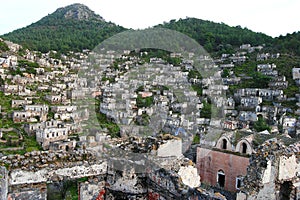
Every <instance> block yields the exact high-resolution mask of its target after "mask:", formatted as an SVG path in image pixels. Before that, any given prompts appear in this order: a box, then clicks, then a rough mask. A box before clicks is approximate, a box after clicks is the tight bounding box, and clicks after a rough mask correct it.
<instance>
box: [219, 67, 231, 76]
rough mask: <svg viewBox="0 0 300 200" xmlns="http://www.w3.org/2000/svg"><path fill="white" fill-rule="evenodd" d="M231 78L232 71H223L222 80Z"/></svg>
mask: <svg viewBox="0 0 300 200" xmlns="http://www.w3.org/2000/svg"><path fill="white" fill-rule="evenodd" d="M229 76H230V70H228V69H223V72H222V74H221V77H222V78H228V77H229Z"/></svg>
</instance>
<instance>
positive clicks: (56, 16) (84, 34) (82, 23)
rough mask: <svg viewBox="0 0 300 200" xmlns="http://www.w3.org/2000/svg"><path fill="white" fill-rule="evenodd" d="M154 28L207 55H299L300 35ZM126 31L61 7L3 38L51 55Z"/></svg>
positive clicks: (175, 24) (194, 26) (75, 7)
mask: <svg viewBox="0 0 300 200" xmlns="http://www.w3.org/2000/svg"><path fill="white" fill-rule="evenodd" d="M155 27H163V28H169V29H172V30H176V31H179V32H181V33H184V34H186V35H188V36H190V37H191V38H193V39H195V40H196V41H197V42H199V43H200V44H201V45H202V46H204V48H205V49H206V50H207V51H208V52H218V53H233V52H235V51H234V48H236V47H239V46H240V45H241V44H251V45H252V46H255V45H263V44H265V45H266V48H267V49H268V51H270V52H282V53H288V54H293V55H297V56H300V33H299V32H298V33H293V34H288V35H287V36H280V37H278V38H272V37H270V36H268V35H266V34H263V33H256V32H253V31H251V30H249V29H247V28H242V27H240V26H236V27H231V26H228V25H226V24H224V23H214V22H211V21H205V20H201V19H196V18H186V19H179V20H171V21H170V22H167V23H163V24H159V25H156V26H155ZM124 30H126V28H124V27H121V26H118V25H116V24H114V23H111V22H106V21H105V20H104V19H103V18H102V17H101V16H99V15H97V14H95V13H94V12H93V11H91V10H90V9H89V8H88V7H86V6H85V5H82V4H72V5H70V6H67V7H64V8H59V9H57V10H56V11H55V12H54V13H52V14H50V15H48V16H46V17H44V18H42V19H41V20H40V21H38V22H36V23H33V24H31V25H29V26H27V27H25V28H21V29H18V30H15V31H13V32H11V33H8V34H5V35H3V36H0V37H2V38H3V39H5V40H10V41H12V42H15V43H18V44H21V45H23V47H25V48H29V49H31V50H39V51H41V52H48V51H49V50H57V51H59V52H66V51H81V50H82V49H93V48H94V47H95V46H96V45H98V44H99V43H100V42H101V41H103V40H105V39H106V38H109V37H111V36H113V35H114V34H116V33H119V32H122V31H124Z"/></svg>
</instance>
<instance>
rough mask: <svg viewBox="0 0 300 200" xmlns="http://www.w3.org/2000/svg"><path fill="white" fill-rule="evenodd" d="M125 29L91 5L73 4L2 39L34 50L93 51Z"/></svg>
mask: <svg viewBox="0 0 300 200" xmlns="http://www.w3.org/2000/svg"><path fill="white" fill-rule="evenodd" d="M124 30H125V28H123V27H121V26H117V25H115V24H114V23H111V22H106V21H104V19H103V18H102V17H101V16H99V15H97V14H95V13H94V12H93V11H91V10H90V9H89V8H88V7H87V6H85V5H82V4H72V5H70V6H67V7H64V8H59V9H57V10H56V11H55V12H54V13H52V14H50V15H48V16H46V17H44V18H42V19H41V20H39V21H38V22H36V23H33V24H31V25H29V26H27V27H25V28H21V29H18V30H15V31H13V32H11V33H8V34H5V35H3V36H1V37H2V38H3V39H5V40H10V41H12V42H15V43H18V44H21V45H23V46H24V47H25V48H29V49H32V50H39V51H41V52H48V51H49V50H57V51H60V52H65V51H70V50H72V51H81V50H82V49H93V48H94V47H95V46H96V45H98V44H99V43H100V42H101V41H103V40H104V39H106V38H109V37H111V36H113V35H114V34H116V33H119V32H121V31H124Z"/></svg>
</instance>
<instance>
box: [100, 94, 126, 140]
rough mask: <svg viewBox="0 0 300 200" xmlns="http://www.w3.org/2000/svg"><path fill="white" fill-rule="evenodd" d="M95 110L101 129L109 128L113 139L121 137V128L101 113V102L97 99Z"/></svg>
mask: <svg viewBox="0 0 300 200" xmlns="http://www.w3.org/2000/svg"><path fill="white" fill-rule="evenodd" d="M95 109H96V110H95V112H96V117H97V120H98V122H99V125H100V126H101V128H107V130H108V131H109V133H110V136H111V137H112V138H116V137H120V127H119V126H118V125H117V124H116V123H114V122H113V121H111V120H110V119H108V118H107V117H106V115H105V114H103V113H101V112H99V110H100V101H99V100H98V99H96V101H95Z"/></svg>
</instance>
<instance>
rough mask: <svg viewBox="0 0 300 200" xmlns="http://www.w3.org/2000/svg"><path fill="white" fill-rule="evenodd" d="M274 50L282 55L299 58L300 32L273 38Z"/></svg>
mask: <svg viewBox="0 0 300 200" xmlns="http://www.w3.org/2000/svg"><path fill="white" fill-rule="evenodd" d="M274 48H275V49H277V50H278V51H280V52H282V53H287V54H293V55H297V56H300V32H294V33H292V34H287V35H286V36H279V37H278V38H275V41H274Z"/></svg>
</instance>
